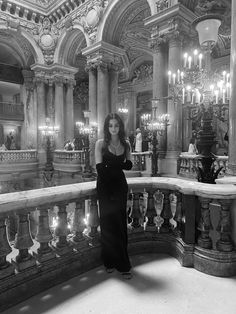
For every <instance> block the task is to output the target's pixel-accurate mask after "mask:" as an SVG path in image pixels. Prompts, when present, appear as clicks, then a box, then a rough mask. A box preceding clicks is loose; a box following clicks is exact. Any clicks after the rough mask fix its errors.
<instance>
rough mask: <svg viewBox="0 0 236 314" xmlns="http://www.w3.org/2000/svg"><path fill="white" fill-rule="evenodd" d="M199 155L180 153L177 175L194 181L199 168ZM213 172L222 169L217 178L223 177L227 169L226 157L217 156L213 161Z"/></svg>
mask: <svg viewBox="0 0 236 314" xmlns="http://www.w3.org/2000/svg"><path fill="white" fill-rule="evenodd" d="M199 159H200V156H199V155H191V154H189V153H182V154H181V155H180V156H179V164H180V167H179V172H178V174H179V175H180V176H182V177H185V178H191V179H196V178H197V171H196V169H197V168H198V167H201V162H200V160H199ZM214 166H215V170H217V169H219V168H220V167H223V168H222V170H221V171H220V173H219V175H218V177H222V176H224V175H225V173H226V172H227V169H228V156H217V157H216V160H215V161H214Z"/></svg>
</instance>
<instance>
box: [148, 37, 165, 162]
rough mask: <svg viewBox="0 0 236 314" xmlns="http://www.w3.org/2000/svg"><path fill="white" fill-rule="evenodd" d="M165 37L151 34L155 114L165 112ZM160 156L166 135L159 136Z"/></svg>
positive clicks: (162, 154)
mask: <svg viewBox="0 0 236 314" xmlns="http://www.w3.org/2000/svg"><path fill="white" fill-rule="evenodd" d="M165 43H166V38H165V37H160V36H157V37H155V36H153V37H152V40H151V42H150V47H151V48H152V50H153V98H155V99H158V106H157V110H156V112H157V115H160V114H164V113H166V112H167V106H166V99H165V98H164V97H165V96H166V95H167V80H166V77H167V75H166V73H167V67H166V45H165ZM152 109H154V108H152ZM158 150H159V153H160V155H159V156H160V158H163V157H164V155H165V151H166V136H165V135H164V136H163V137H162V138H159V147H158Z"/></svg>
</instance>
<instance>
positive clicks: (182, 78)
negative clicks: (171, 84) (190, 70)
mask: <svg viewBox="0 0 236 314" xmlns="http://www.w3.org/2000/svg"><path fill="white" fill-rule="evenodd" d="M180 77H181V83H182V84H183V82H184V72H181V73H180Z"/></svg>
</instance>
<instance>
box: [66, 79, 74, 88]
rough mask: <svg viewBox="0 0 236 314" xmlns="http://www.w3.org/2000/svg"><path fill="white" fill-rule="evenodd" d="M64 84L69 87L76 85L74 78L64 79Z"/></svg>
mask: <svg viewBox="0 0 236 314" xmlns="http://www.w3.org/2000/svg"><path fill="white" fill-rule="evenodd" d="M66 85H67V87H69V88H72V89H73V88H74V86H75V85H76V80H74V79H72V78H71V79H67V80H66Z"/></svg>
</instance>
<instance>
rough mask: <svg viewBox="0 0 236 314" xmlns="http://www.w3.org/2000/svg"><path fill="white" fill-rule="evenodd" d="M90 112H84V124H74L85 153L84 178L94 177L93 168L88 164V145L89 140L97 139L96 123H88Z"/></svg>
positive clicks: (80, 122)
mask: <svg viewBox="0 0 236 314" xmlns="http://www.w3.org/2000/svg"><path fill="white" fill-rule="evenodd" d="M89 117H90V111H89V110H84V118H85V123H83V122H82V121H78V122H76V127H77V129H78V131H79V134H80V135H82V136H83V139H84V146H83V150H84V153H85V166H84V171H83V177H84V178H91V177H93V176H94V171H93V167H92V166H91V164H90V144H91V140H92V139H95V140H96V137H97V130H98V126H97V123H96V122H89Z"/></svg>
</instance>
